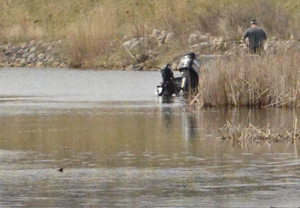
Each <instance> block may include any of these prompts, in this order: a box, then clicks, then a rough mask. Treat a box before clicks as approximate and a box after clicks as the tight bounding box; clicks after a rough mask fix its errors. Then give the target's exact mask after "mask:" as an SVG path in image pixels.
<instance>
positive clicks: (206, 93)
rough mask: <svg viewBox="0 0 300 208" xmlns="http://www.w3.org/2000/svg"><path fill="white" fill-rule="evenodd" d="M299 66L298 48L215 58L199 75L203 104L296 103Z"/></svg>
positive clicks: (299, 90) (298, 99)
mask: <svg viewBox="0 0 300 208" xmlns="http://www.w3.org/2000/svg"><path fill="white" fill-rule="evenodd" d="M299 66H300V54H299V52H298V51H287V52H282V53H277V54H268V55H265V56H247V55H246V56H234V57H227V58H220V59H218V60H215V61H214V62H213V63H212V65H211V66H210V67H207V68H206V69H205V71H202V73H201V75H200V76H201V79H200V80H201V83H200V86H202V88H201V92H202V94H203V102H204V105H207V106H219V105H227V106H228V105H233V106H267V107H268V106H276V107H283V106H297V107H298V106H299V105H300V71H299Z"/></svg>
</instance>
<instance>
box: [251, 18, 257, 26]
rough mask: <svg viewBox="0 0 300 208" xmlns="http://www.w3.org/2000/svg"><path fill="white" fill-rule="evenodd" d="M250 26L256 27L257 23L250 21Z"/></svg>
mask: <svg viewBox="0 0 300 208" xmlns="http://www.w3.org/2000/svg"><path fill="white" fill-rule="evenodd" d="M251 26H252V27H255V26H257V21H256V20H255V19H254V20H251Z"/></svg>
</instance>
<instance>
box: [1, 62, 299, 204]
mask: <svg viewBox="0 0 300 208" xmlns="http://www.w3.org/2000/svg"><path fill="white" fill-rule="evenodd" d="M160 80H161V78H160V74H159V72H124V71H93V70H86V71H81V70H70V69H69V70H67V69H26V68H13V69H5V68H4V69H0V132H1V134H0V176H1V177H0V198H1V200H0V206H4V207H18V206H19V207H270V206H274V207H299V206H300V202H299V199H300V192H299V188H300V185H299V184H300V167H299V164H298V163H299V158H298V154H299V148H300V147H299V143H298V142H296V143H274V144H269V143H265V144H261V145H255V144H247V145H243V146H239V145H237V144H235V143H233V142H231V141H220V140H219V139H217V138H218V137H219V136H220V135H221V132H220V128H221V127H222V126H223V125H224V124H225V123H226V122H230V123H231V124H232V125H241V126H243V125H247V124H248V123H251V124H253V125H255V126H260V127H264V126H266V124H268V125H270V126H272V127H274V128H275V129H274V130H276V131H285V130H287V131H290V130H291V129H292V128H293V121H294V118H295V117H296V116H297V115H299V112H298V111H296V110H292V109H192V110H191V109H190V110H188V109H187V108H186V107H185V104H184V102H183V101H182V100H181V99H180V98H175V99H174V102H173V103H162V100H161V99H160V98H157V97H156V96H154V90H155V87H156V85H157V84H159V82H160ZM60 167H63V168H64V171H63V172H59V171H57V169H58V168H60Z"/></svg>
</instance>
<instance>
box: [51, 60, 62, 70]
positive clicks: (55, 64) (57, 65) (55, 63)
mask: <svg viewBox="0 0 300 208" xmlns="http://www.w3.org/2000/svg"><path fill="white" fill-rule="evenodd" d="M59 65H60V63H59V62H58V61H55V62H54V63H53V64H52V65H51V66H52V67H53V68H58V67H59Z"/></svg>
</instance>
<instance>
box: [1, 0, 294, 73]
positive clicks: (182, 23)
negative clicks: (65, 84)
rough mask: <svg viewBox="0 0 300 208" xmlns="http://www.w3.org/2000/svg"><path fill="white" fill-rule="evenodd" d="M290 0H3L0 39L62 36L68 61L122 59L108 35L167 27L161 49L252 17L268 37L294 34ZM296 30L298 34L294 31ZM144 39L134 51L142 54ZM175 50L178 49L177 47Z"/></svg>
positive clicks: (224, 31)
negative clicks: (169, 36) (168, 39)
mask: <svg viewBox="0 0 300 208" xmlns="http://www.w3.org/2000/svg"><path fill="white" fill-rule="evenodd" d="M299 4H300V3H299V2H298V1H296V0H287V1H280V0H251V1H250V0H217V1H206V0H194V1H182V0H162V1H158V0H145V1H140V0H104V1H102V0H64V1H60V0H49V1H41V0H3V1H2V2H1V13H0V35H1V38H0V44H3V43H8V42H13V43H14V42H23V41H28V42H29V41H30V40H33V39H34V40H58V39H62V40H66V45H65V50H64V51H65V53H66V54H67V56H68V57H69V58H70V60H69V61H70V63H71V64H73V65H81V66H85V67H90V66H93V65H99V63H103V62H105V61H106V60H107V59H108V57H109V59H111V62H114V63H118V62H119V61H120V60H121V59H124V51H123V50H120V47H119V46H120V45H116V44H114V43H113V42H114V36H115V35H118V37H121V38H122V37H124V36H127V37H138V38H141V37H145V36H148V35H149V34H150V33H151V31H152V29H154V28H156V29H159V30H167V31H168V32H173V33H174V34H175V37H176V41H175V43H174V45H171V46H169V47H168V48H167V47H166V48H165V49H164V55H165V56H170V54H174V51H178V50H180V48H181V49H184V48H185V46H186V42H187V37H188V35H189V34H191V33H195V32H196V31H199V32H201V33H210V34H212V35H215V36H224V37H226V38H228V39H233V40H236V39H239V38H240V37H241V35H242V33H243V31H244V30H245V29H246V28H247V27H248V26H249V20H250V19H252V18H257V19H258V20H259V22H260V25H261V26H263V27H264V28H265V29H266V31H267V33H268V35H269V37H271V36H276V37H278V38H283V39H287V38H289V36H290V35H291V34H293V35H294V37H295V38H296V39H298V38H300V36H299V35H298V34H300V18H299V13H298V11H297V9H295V8H296V6H297V5H299ZM297 36H299V37H297ZM151 48H152V46H151V44H150V45H146V44H145V45H143V47H141V48H140V51H136V52H135V53H136V54H137V53H141V54H142V55H145V56H147V54H146V53H147V52H146V51H147V50H148V49H151ZM180 53H181V52H180Z"/></svg>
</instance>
